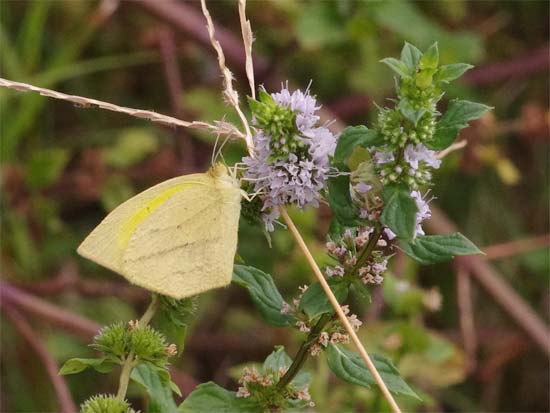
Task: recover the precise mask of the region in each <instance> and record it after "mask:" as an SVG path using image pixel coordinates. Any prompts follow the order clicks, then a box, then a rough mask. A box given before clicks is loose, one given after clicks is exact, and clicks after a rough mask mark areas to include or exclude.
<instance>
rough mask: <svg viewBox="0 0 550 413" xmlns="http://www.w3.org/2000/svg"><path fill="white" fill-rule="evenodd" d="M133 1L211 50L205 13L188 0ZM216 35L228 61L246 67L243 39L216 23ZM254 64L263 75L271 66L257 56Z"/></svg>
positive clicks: (240, 67) (259, 73)
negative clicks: (187, 1) (184, 0)
mask: <svg viewBox="0 0 550 413" xmlns="http://www.w3.org/2000/svg"><path fill="white" fill-rule="evenodd" d="M134 3H135V4H138V5H140V6H141V7H143V8H144V9H146V10H148V11H149V12H151V13H153V14H155V15H156V16H158V17H160V18H161V19H162V20H164V21H166V22H169V23H171V24H172V25H173V26H174V27H175V28H177V29H178V30H180V31H183V32H184V33H185V34H186V35H187V36H189V37H190V38H191V39H193V40H195V41H196V42H198V43H200V44H201V45H203V46H205V47H206V48H207V49H208V50H210V49H211V47H210V38H209V37H208V31H207V30H206V26H205V22H204V16H203V15H202V13H201V12H200V11H199V10H197V9H196V8H195V7H193V6H191V5H190V4H189V3H185V2H178V1H173V0H163V1H157V0H139V1H136V2H134ZM216 38H217V39H218V40H219V42H220V44H221V46H222V48H223V50H224V53H225V56H226V58H227V61H228V62H229V63H230V64H231V65H233V66H235V68H236V69H238V70H242V71H244V68H245V65H246V56H245V52H244V46H243V44H242V41H241V39H240V38H238V37H236V36H235V35H234V34H233V33H232V32H231V31H229V30H227V29H225V28H223V27H221V26H219V25H216ZM254 68H255V72H256V73H255V75H256V77H257V78H259V79H261V78H263V74H264V73H266V72H267V69H268V66H267V63H266V62H265V61H264V60H262V59H258V58H255V59H254Z"/></svg>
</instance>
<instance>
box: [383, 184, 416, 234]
mask: <svg viewBox="0 0 550 413" xmlns="http://www.w3.org/2000/svg"><path fill="white" fill-rule="evenodd" d="M382 197H383V198H384V211H383V212H382V216H381V217H380V221H381V222H382V224H384V225H385V226H387V227H389V228H390V229H391V230H392V231H393V232H394V233H395V234H396V235H397V236H398V237H399V238H402V239H407V240H411V239H412V238H413V236H414V229H415V227H416V213H417V212H418V206H417V205H416V201H415V200H414V199H413V198H412V197H411V194H410V193H409V190H408V189H407V188H406V187H405V186H402V185H388V186H387V187H386V188H384V192H383V193H382Z"/></svg>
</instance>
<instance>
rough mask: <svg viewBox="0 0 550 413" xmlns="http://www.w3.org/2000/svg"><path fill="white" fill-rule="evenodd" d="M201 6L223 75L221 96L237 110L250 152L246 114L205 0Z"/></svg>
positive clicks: (250, 141) (202, 0)
mask: <svg viewBox="0 0 550 413" xmlns="http://www.w3.org/2000/svg"><path fill="white" fill-rule="evenodd" d="M201 7H202V13H203V14H204V17H205V18H206V28H207V29H208V36H209V37H210V43H211V44H212V47H213V48H214V50H215V51H216V54H217V56H218V65H219V66H220V71H221V72H222V76H223V96H224V97H225V99H226V101H227V103H229V105H231V106H232V107H233V108H234V109H235V110H236V111H237V114H238V115H239V118H240V119H241V123H242V124H243V127H244V129H245V132H246V146H247V148H248V151H249V152H251V151H252V148H253V144H252V133H251V132H250V126H249V125H248V120H247V119H246V116H245V115H244V113H243V111H242V110H241V108H240V106H239V94H238V93H237V91H236V90H235V89H234V88H233V73H231V71H230V70H229V69H228V68H227V66H226V65H225V55H224V53H223V49H222V46H221V45H220V42H218V41H217V40H216V30H215V28H214V22H213V21H212V17H211V16H210V12H209V11H208V8H207V7H206V1H205V0H201Z"/></svg>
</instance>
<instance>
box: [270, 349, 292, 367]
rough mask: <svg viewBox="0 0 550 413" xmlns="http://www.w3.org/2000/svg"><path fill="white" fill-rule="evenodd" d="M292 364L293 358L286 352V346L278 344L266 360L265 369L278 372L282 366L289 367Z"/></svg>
mask: <svg viewBox="0 0 550 413" xmlns="http://www.w3.org/2000/svg"><path fill="white" fill-rule="evenodd" d="M291 364H292V359H291V358H290V357H289V356H288V354H286V351H285V348H284V346H276V347H275V351H273V352H272V353H271V354H270V355H269V356H267V358H266V359H265V361H264V366H263V368H264V371H267V370H271V371H273V372H276V373H278V372H279V370H280V369H281V368H284V367H289V366H290V365H291Z"/></svg>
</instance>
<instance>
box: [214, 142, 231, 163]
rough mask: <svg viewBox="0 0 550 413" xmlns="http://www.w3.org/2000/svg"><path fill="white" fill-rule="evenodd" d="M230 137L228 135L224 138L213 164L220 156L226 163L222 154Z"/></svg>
mask: <svg viewBox="0 0 550 413" xmlns="http://www.w3.org/2000/svg"><path fill="white" fill-rule="evenodd" d="M229 139H230V136H226V137H225V139H224V140H223V142H222V144H221V145H220V147H219V149H218V151H217V152H216V153H215V156H214V159H213V163H212V165H214V162H216V160H217V159H218V157H220V156H221V158H222V160H223V161H224V163H225V159H223V155H222V150H223V147H224V146H225V144H226V143H227V141H229Z"/></svg>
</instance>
